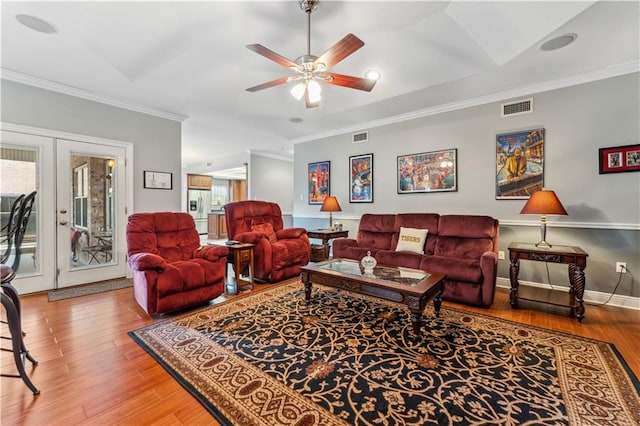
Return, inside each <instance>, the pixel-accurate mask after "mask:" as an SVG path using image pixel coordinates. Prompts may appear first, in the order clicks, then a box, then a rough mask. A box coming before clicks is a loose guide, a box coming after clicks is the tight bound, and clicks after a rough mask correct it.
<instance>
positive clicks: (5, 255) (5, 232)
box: [0, 194, 25, 263]
mask: <svg viewBox="0 0 640 426" xmlns="http://www.w3.org/2000/svg"><path fill="white" fill-rule="evenodd" d="M24 197H25V194H20V195H19V196H18V197H17V198H16V199H15V200H14V201H13V204H12V205H11V211H10V212H9V220H8V221H7V223H6V225H4V226H3V227H2V229H0V232H1V235H2V236H1V237H0V243H2V244H3V245H4V244H6V247H5V250H4V251H3V252H2V254H1V255H0V263H6V262H7V259H9V256H10V255H11V250H12V248H13V243H14V239H15V234H16V228H17V222H18V215H19V213H20V208H21V207H22V200H23V199H24Z"/></svg>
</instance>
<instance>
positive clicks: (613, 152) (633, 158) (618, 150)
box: [598, 145, 640, 175]
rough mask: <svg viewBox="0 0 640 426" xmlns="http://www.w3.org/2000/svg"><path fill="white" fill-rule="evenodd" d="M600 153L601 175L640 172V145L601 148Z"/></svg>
mask: <svg viewBox="0 0 640 426" xmlns="http://www.w3.org/2000/svg"><path fill="white" fill-rule="evenodd" d="M598 153H599V155H598V161H599V163H600V174H601V175H603V174H606V173H623V172H637V171H640V145H623V146H612V147H610V148H600V149H599V150H598Z"/></svg>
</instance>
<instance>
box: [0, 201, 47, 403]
mask: <svg viewBox="0 0 640 426" xmlns="http://www.w3.org/2000/svg"><path fill="white" fill-rule="evenodd" d="M35 197H36V191H34V192H32V193H31V194H29V195H27V196H24V197H23V198H21V200H22V201H21V202H20V208H19V209H18V210H17V212H14V213H12V215H13V216H12V217H11V220H10V222H9V224H8V225H7V226H8V229H7V230H8V232H7V242H8V243H9V244H8V245H7V248H6V250H5V252H4V253H3V256H2V264H0V271H1V279H0V285H1V286H2V293H0V300H1V302H2V306H3V307H4V308H5V310H6V313H7V321H6V323H7V325H8V327H9V334H10V335H11V337H5V336H0V337H2V339H6V340H11V344H12V348H11V349H5V348H2V350H4V351H7V352H13V358H14V361H15V363H16V368H17V369H18V373H19V375H15V374H2V376H3V377H15V378H22V380H23V381H24V383H25V384H26V385H27V386H28V387H29V389H31V391H32V392H33V394H34V395H38V394H39V393H40V391H39V390H38V389H37V388H36V387H35V386H34V384H33V383H32V382H31V379H29V376H28V375H27V373H26V370H25V362H26V360H27V359H28V360H29V361H31V363H32V364H33V365H38V361H36V360H35V359H34V358H33V357H32V356H31V355H30V354H29V351H28V350H27V348H26V345H25V344H24V335H25V334H24V333H23V331H22V319H21V308H20V295H19V293H18V291H17V290H16V289H15V287H14V286H13V285H12V283H11V282H12V280H13V278H14V277H15V275H16V273H17V272H18V268H19V267H20V257H21V254H22V250H21V245H22V241H23V238H24V234H25V231H26V229H27V224H28V223H29V217H30V216H31V211H32V210H33V203H34V201H35ZM12 210H13V208H12ZM12 250H13V251H14V254H13V258H12V259H11V260H12V262H11V265H10V266H9V265H6V264H5V263H6V262H7V261H8V260H9V259H10V258H11V252H12Z"/></svg>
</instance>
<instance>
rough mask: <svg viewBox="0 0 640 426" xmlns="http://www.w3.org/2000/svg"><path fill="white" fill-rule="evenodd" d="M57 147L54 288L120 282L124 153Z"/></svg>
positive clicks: (90, 146) (69, 144)
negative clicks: (56, 275) (56, 270)
mask: <svg viewBox="0 0 640 426" xmlns="http://www.w3.org/2000/svg"><path fill="white" fill-rule="evenodd" d="M56 142H57V144H56V151H57V152H56V155H57V162H56V165H57V179H56V180H57V184H56V195H57V197H56V235H57V265H58V279H57V284H58V287H68V286H73V285H78V284H83V283H87V282H94V281H101V280H106V279H110V278H117V277H124V276H125V274H126V260H125V251H126V250H125V235H124V229H125V227H124V217H125V202H124V200H125V197H124V194H125V156H126V152H125V149H124V148H123V147H118V146H110V145H101V144H94V143H86V142H79V141H72V140H66V139H57V141H56Z"/></svg>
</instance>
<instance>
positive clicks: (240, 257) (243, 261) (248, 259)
mask: <svg viewBox="0 0 640 426" xmlns="http://www.w3.org/2000/svg"><path fill="white" fill-rule="evenodd" d="M255 246H256V245H255V244H249V243H240V244H234V245H228V246H225V247H227V248H228V249H229V254H228V256H227V265H228V264H231V265H232V267H233V272H234V274H235V279H236V286H235V289H236V291H235V293H234V294H238V292H239V291H240V289H241V288H242V289H243V290H245V289H247V287H248V289H249V290H253V280H254V275H253V274H254V269H253V268H254V263H253V248H254V247H255ZM245 267H248V268H249V280H247V279H245V278H243V276H242V270H243V268H245ZM225 272H226V271H225ZM225 275H226V274H225ZM225 281H227V280H226V276H225Z"/></svg>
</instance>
